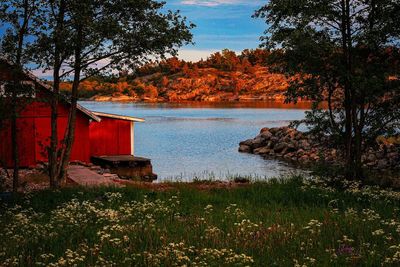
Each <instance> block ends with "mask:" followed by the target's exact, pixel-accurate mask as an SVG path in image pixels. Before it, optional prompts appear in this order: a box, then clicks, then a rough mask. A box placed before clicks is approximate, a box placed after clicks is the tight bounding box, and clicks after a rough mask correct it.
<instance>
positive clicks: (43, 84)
mask: <svg viewBox="0 0 400 267" xmlns="http://www.w3.org/2000/svg"><path fill="white" fill-rule="evenodd" d="M0 62H3V63H5V64H7V65H10V66H14V64H13V63H11V62H10V61H9V60H7V59H5V58H3V57H0ZM23 72H24V73H23V74H24V75H25V76H26V77H27V78H29V79H30V80H32V81H33V82H35V83H36V84H38V85H39V86H40V87H42V88H44V89H46V90H47V91H49V92H51V93H53V87H52V86H51V85H49V84H47V83H46V82H45V81H43V80H41V79H39V78H38V77H36V76H35V75H33V74H32V73H31V72H29V71H27V70H24V71H23ZM60 96H61V98H62V100H64V101H65V102H67V103H68V104H70V102H69V101H68V99H67V98H66V97H64V96H63V95H61V94H60ZM77 108H78V110H79V111H80V112H82V113H83V114H85V115H86V116H88V117H89V118H91V119H93V120H95V121H97V122H100V121H101V119H100V118H99V117H98V116H96V115H95V114H94V113H93V112H91V111H90V110H88V109H86V108H84V107H82V106H81V105H79V104H77Z"/></svg>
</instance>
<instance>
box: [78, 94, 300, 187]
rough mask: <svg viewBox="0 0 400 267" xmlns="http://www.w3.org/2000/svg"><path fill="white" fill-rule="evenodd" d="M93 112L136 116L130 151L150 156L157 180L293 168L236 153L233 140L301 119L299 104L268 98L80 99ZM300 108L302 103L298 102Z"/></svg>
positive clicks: (266, 174)
mask: <svg viewBox="0 0 400 267" xmlns="http://www.w3.org/2000/svg"><path fill="white" fill-rule="evenodd" d="M81 104H82V105H83V106H85V107H86V108H89V109H91V110H94V111H100V112H107V113H115V114H121V115H129V116H135V117H141V118H144V119H145V120H146V122H145V123H137V124H136V126H135V154H136V155H137V156H143V157H148V158H151V159H152V163H153V168H154V172H155V173H157V174H158V176H159V181H162V180H166V179H168V180H183V181H190V180H192V179H193V178H196V177H197V178H200V179H208V178H212V177H215V178H219V179H226V178H230V177H232V176H236V175H252V176H254V177H257V178H269V177H276V176H280V175H284V174H286V173H288V172H293V171H295V170H294V169H293V168H292V167H290V166H288V165H287V164H286V163H283V162H279V161H276V160H264V159H262V158H261V157H259V156H255V155H249V154H242V153H239V152H238V144H239V142H240V141H243V140H245V139H248V138H252V137H254V136H256V135H257V134H258V133H259V131H260V129H261V128H262V127H276V126H284V125H288V124H289V122H290V121H292V120H298V119H302V118H303V117H304V109H299V108H297V109H293V108H287V107H282V106H281V105H278V108H277V105H274V104H271V103H261V104H260V103H245V104H239V103H238V104H223V103H217V104H199V103H196V104H193V103H187V104H147V103H146V104H145V103H111V102H87V101H84V102H81ZM303 108H305V107H303Z"/></svg>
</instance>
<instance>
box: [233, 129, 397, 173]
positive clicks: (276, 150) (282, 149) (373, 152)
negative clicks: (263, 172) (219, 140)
mask: <svg viewBox="0 0 400 267" xmlns="http://www.w3.org/2000/svg"><path fill="white" fill-rule="evenodd" d="M239 152H243V153H250V154H256V155H260V156H262V157H264V158H266V159H270V158H277V159H282V160H285V161H290V162H293V163H297V164H300V165H310V164H312V163H316V162H321V163H326V164H330V165H338V166H339V165H341V164H342V162H341V161H340V158H341V157H340V152H339V150H338V149H336V148H334V147H331V146H330V142H329V138H328V137H322V138H317V137H315V136H312V135H311V134H308V133H303V132H300V131H298V130H296V129H293V128H289V127H280V128H263V129H261V131H260V134H259V135H257V136H256V137H255V138H253V139H248V140H246V141H243V142H240V144H239ZM362 160H363V166H364V167H366V168H368V169H371V170H400V145H395V144H387V143H382V142H381V143H377V145H376V147H374V148H369V149H368V150H367V152H366V153H365V155H364V156H363V158H362Z"/></svg>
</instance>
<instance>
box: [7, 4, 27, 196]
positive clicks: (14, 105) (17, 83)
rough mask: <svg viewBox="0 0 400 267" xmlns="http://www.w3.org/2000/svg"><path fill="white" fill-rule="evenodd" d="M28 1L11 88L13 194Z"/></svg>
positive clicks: (16, 182) (17, 182) (16, 164)
mask: <svg viewBox="0 0 400 267" xmlns="http://www.w3.org/2000/svg"><path fill="white" fill-rule="evenodd" d="M28 13H29V0H25V1H24V18H23V21H22V25H21V28H20V30H19V32H18V46H17V54H16V60H15V65H16V70H15V78H14V83H13V88H12V90H13V91H12V103H11V105H12V111H11V112H12V115H11V146H12V157H13V163H14V166H13V192H17V190H18V187H19V151H18V150H19V146H18V126H17V120H18V91H20V90H19V89H20V86H21V82H20V80H19V78H18V77H19V76H20V72H21V71H22V64H21V59H22V49H23V45H24V37H25V34H26V28H27V26H28V20H29V17H28V16H29V15H28Z"/></svg>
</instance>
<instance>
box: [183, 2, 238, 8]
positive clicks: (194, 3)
mask: <svg viewBox="0 0 400 267" xmlns="http://www.w3.org/2000/svg"><path fill="white" fill-rule="evenodd" d="M245 2H246V1H243V0H183V1H181V4H183V5H191V6H209V7H212V6H220V5H235V4H241V3H245Z"/></svg>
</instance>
